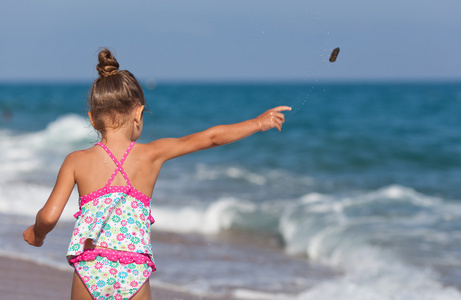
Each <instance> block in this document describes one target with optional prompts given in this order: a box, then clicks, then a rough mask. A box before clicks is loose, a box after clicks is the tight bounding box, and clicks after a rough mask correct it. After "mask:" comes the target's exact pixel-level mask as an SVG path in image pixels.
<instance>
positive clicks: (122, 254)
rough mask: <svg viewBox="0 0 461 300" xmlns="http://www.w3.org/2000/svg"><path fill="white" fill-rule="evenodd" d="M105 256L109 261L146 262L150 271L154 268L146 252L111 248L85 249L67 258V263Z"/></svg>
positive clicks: (125, 262) (124, 262)
mask: <svg viewBox="0 0 461 300" xmlns="http://www.w3.org/2000/svg"><path fill="white" fill-rule="evenodd" d="M98 255H99V256H101V257H105V258H107V259H108V260H111V261H119V262H121V263H123V264H131V263H136V264H144V263H147V264H148V265H149V267H151V268H152V271H155V270H156V267H155V263H154V262H153V261H152V260H151V259H150V256H149V255H148V254H143V253H137V252H126V251H117V250H112V249H101V248H95V249H86V250H85V251H84V252H83V253H82V254H80V255H78V256H76V257H74V258H71V259H69V263H71V264H76V263H78V262H81V261H90V260H95V259H96V257H97V256H98Z"/></svg>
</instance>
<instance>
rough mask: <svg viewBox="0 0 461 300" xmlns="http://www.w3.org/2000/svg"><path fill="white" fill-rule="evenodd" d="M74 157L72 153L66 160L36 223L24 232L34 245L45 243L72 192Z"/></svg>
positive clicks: (25, 238)
mask: <svg viewBox="0 0 461 300" xmlns="http://www.w3.org/2000/svg"><path fill="white" fill-rule="evenodd" d="M73 157H74V155H73V154H70V155H68V156H67V157H66V159H65V160H64V162H63V164H62V166H61V169H60V170H59V174H58V178H57V180H56V184H55V186H54V188H53V191H52V192H51V195H50V197H49V198H48V201H47V202H46V203H45V205H44V206H43V208H42V209H40V210H39V211H38V213H37V217H36V219H35V224H34V225H31V226H30V227H29V228H27V229H26V230H25V231H24V233H23V236H24V240H25V241H26V242H28V243H29V244H30V245H32V246H37V247H40V246H42V245H43V241H44V240H45V237H46V235H47V234H48V233H49V232H50V231H51V230H53V228H54V226H56V223H57V222H58V220H59V217H60V216H61V214H62V211H63V210H64V207H65V206H66V203H67V200H68V199H69V197H70V194H71V193H72V189H73V188H74V185H75V176H74V163H73V160H74V159H73Z"/></svg>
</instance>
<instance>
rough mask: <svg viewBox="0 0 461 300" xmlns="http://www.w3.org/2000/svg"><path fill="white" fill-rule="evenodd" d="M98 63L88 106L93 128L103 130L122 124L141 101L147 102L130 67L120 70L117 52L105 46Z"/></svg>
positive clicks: (102, 131) (143, 103) (142, 103)
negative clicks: (116, 57) (96, 75)
mask: <svg viewBox="0 0 461 300" xmlns="http://www.w3.org/2000/svg"><path fill="white" fill-rule="evenodd" d="M98 60H99V64H98V65H97V66H96V70H98V73H99V78H98V79H96V80H95V81H94V82H93V85H92V87H91V90H90V95H89V101H88V102H89V107H90V110H91V117H92V119H93V126H94V129H96V130H98V131H99V132H101V134H104V132H105V131H106V128H108V127H110V128H114V129H116V128H119V127H121V126H122V125H123V124H124V123H125V122H126V120H127V117H128V115H129V113H131V112H132V111H133V109H134V108H135V107H136V106H138V105H146V99H145V98H144V92H143V90H142V88H141V85H140V84H139V82H138V80H136V78H135V77H134V75H133V74H131V73H130V72H129V71H127V70H121V71H119V70H118V68H119V64H118V62H117V60H116V59H115V57H114V55H112V53H111V52H110V51H109V50H108V49H106V48H103V49H102V50H101V51H100V52H99V55H98Z"/></svg>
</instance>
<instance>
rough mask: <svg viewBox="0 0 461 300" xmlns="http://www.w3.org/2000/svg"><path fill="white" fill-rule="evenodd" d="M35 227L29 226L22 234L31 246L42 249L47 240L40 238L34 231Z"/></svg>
mask: <svg viewBox="0 0 461 300" xmlns="http://www.w3.org/2000/svg"><path fill="white" fill-rule="evenodd" d="M34 227H35V225H31V226H29V228H27V229H26V230H25V231H24V233H23V234H22V235H23V236H24V240H25V241H26V242H27V243H29V245H32V246H35V247H41V246H42V245H43V241H44V240H45V237H39V236H38V235H37V234H36V233H35V230H34Z"/></svg>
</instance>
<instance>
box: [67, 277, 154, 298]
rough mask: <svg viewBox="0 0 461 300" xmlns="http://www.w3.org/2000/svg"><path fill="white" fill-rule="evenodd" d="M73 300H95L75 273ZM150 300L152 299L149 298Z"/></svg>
mask: <svg viewBox="0 0 461 300" xmlns="http://www.w3.org/2000/svg"><path fill="white" fill-rule="evenodd" d="M70 299H71V300H93V297H91V295H90V292H89V291H88V289H87V288H86V286H85V283H83V281H82V279H81V278H80V276H78V274H77V272H74V280H73V281H72V292H71V297H70ZM149 300H150V298H149Z"/></svg>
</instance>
